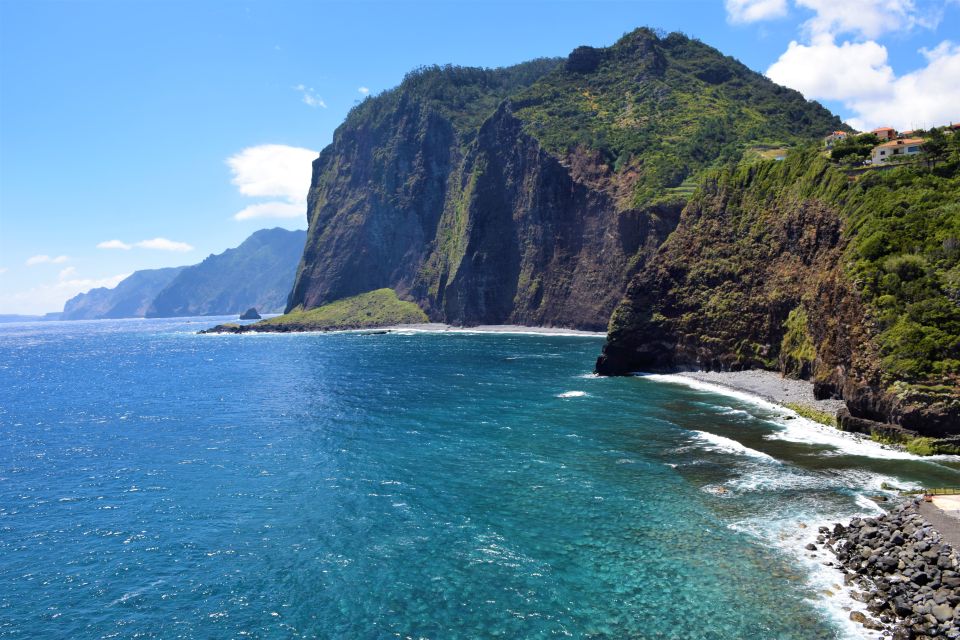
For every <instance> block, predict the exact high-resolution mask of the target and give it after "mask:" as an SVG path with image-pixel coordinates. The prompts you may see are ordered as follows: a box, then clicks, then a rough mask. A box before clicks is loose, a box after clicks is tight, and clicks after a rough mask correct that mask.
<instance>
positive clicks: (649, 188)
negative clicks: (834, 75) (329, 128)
mask: <svg viewBox="0 0 960 640" xmlns="http://www.w3.org/2000/svg"><path fill="white" fill-rule="evenodd" d="M839 126H841V125H840V123H839V121H838V120H836V118H835V117H834V116H832V115H831V114H829V113H828V112H827V111H825V110H824V109H822V107H820V106H819V105H816V104H812V103H808V102H807V101H805V100H804V99H803V98H802V96H800V94H798V93H796V92H793V91H790V90H787V89H784V88H782V87H778V86H777V85H774V84H773V83H771V82H769V80H766V79H765V78H763V77H762V76H760V75H759V74H756V73H754V72H751V71H750V70H749V69H746V67H744V66H743V65H741V64H739V63H737V62H735V61H733V60H731V59H729V58H725V57H723V56H722V55H720V54H719V52H717V51H715V50H713V49H711V48H709V47H706V46H705V45H703V44H701V43H698V42H695V41H692V40H689V39H688V38H685V37H684V36H681V35H679V34H672V35H670V36H667V37H664V38H661V37H659V36H658V35H656V34H654V33H653V32H652V31H650V30H648V29H639V30H637V31H635V32H633V33H631V34H628V35H627V36H625V37H624V38H623V39H622V40H621V41H619V42H618V43H617V44H615V45H614V46H612V47H610V48H607V49H593V48H580V49H578V50H576V51H575V52H574V53H573V54H571V56H570V58H569V59H568V60H567V61H566V62H565V63H563V64H558V63H557V62H556V61H536V62H534V63H528V64H526V65H518V66H517V67H511V68H508V69H500V70H493V71H490V70H478V69H459V68H444V69H440V68H434V69H428V70H425V71H421V72H417V73H414V74H411V75H410V76H408V78H407V79H405V81H404V83H403V84H401V85H400V86H399V87H398V88H396V89H394V90H392V91H389V92H386V93H385V94H382V95H381V96H378V97H376V98H371V99H369V100H367V101H365V102H364V103H362V104H361V105H360V106H358V107H357V108H355V109H354V110H353V111H352V112H351V114H350V116H348V118H347V121H346V122H345V123H344V124H343V125H342V126H341V127H340V128H339V129H338V130H337V132H336V133H335V135H334V141H333V143H332V144H331V145H330V146H329V147H327V148H326V149H324V151H323V152H322V153H321V155H320V157H319V158H318V159H317V160H316V161H315V162H314V165H313V182H312V185H311V189H310V196H309V205H308V220H309V225H310V227H309V230H308V239H307V245H306V249H305V251H304V255H303V260H302V261H301V264H300V268H299V271H298V274H297V280H296V283H295V285H294V288H293V291H292V293H291V296H290V299H289V302H288V305H287V310H288V311H290V310H293V309H310V308H314V307H318V306H321V305H323V304H326V303H329V302H331V301H334V300H337V299H340V298H343V297H346V296H350V295H356V294H359V293H363V292H365V291H370V290H373V289H377V288H380V287H389V288H392V289H394V290H396V291H397V292H398V294H400V295H401V297H403V298H405V299H408V300H412V301H415V302H416V303H417V304H418V305H419V306H420V307H421V308H423V309H424V310H426V311H427V313H428V315H429V317H430V318H431V320H435V321H443V322H450V323H454V324H480V323H503V322H509V323H519V324H548V325H556V326H570V327H578V328H592V329H598V328H603V327H605V326H606V324H607V321H608V318H609V314H610V312H611V311H612V310H613V308H614V306H615V304H616V302H617V300H619V299H620V297H621V296H622V293H623V290H624V287H625V284H626V282H627V281H628V280H629V278H630V277H631V276H632V274H633V273H635V272H636V270H637V269H638V268H640V267H641V266H642V265H643V264H644V262H645V261H646V259H647V257H649V255H651V254H652V252H653V250H654V249H655V248H656V247H657V246H658V245H659V244H660V243H661V242H662V241H663V239H664V238H665V237H666V236H667V234H669V233H670V231H671V230H672V229H673V227H674V226H675V225H676V222H677V219H678V215H679V212H680V210H681V209H682V206H683V203H684V199H685V197H686V195H687V194H688V193H689V189H688V187H687V186H686V183H685V182H684V181H687V182H689V181H690V180H692V178H693V177H694V176H696V175H699V173H700V172H702V171H704V170H706V169H707V168H709V167H710V166H712V165H713V164H714V163H717V162H723V161H725V160H727V159H729V158H731V157H740V156H742V155H744V154H748V153H752V151H751V149H752V148H753V147H752V146H751V145H754V144H758V143H760V142H763V141H766V142H767V143H769V142H770V141H773V142H774V143H776V142H780V143H787V142H790V141H798V140H806V139H809V138H810V137H812V136H813V135H819V133H820V132H821V130H829V129H830V128H831V127H832V128H837V127H839Z"/></svg>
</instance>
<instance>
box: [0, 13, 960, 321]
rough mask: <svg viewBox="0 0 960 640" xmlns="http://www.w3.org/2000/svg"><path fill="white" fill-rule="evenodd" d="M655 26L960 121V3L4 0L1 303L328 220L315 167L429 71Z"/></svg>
mask: <svg viewBox="0 0 960 640" xmlns="http://www.w3.org/2000/svg"><path fill="white" fill-rule="evenodd" d="M640 26H650V27H655V28H659V29H663V30H665V31H668V32H669V31H681V32H683V33H685V34H687V35H689V36H691V37H696V38H698V39H700V40H702V41H703V42H705V43H707V44H709V45H711V46H714V47H716V48H718V49H719V50H721V51H722V52H723V53H725V54H727V55H730V56H733V57H735V58H737V59H739V60H741V61H742V62H743V63H745V64H746V65H747V66H749V67H750V68H752V69H754V70H756V71H758V72H761V73H764V74H766V75H768V76H769V77H770V78H771V79H773V80H775V81H776V82H778V83H780V84H784V85H787V86H790V87H793V88H795V89H797V90H799V91H801V92H802V93H803V94H804V95H805V96H806V97H807V98H808V99H816V100H819V101H821V102H822V103H823V104H824V105H825V106H827V107H828V108H830V109H831V110H832V111H834V112H835V113H837V114H838V115H840V116H841V117H842V118H843V119H844V120H846V121H847V122H848V123H849V124H851V125H852V126H854V127H856V128H858V129H862V130H868V129H871V128H874V127H877V126H882V125H890V126H894V127H897V128H899V129H911V128H914V127H929V126H932V125H938V124H947V123H949V122H951V121H953V122H955V121H960V0H689V1H686V0H634V1H615V0H556V1H548V0H512V1H510V2H500V1H486V2H481V1H479V0H460V1H456V0H446V1H441V0H419V1H412V0H411V1H404V0H393V1H391V2H374V1H365V0H354V1H352V2H345V1H344V2H322V1H314V2H294V1H282V0H281V1H273V2H267V1H255V2H243V1H217V0H206V1H204V2H194V1H189V2H188V1H179V0H109V1H108V0H99V1H94V0H70V1H63V0H61V1H59V2H52V1H48V0H2V1H0V313H22V314H39V313H45V312H49V311H59V310H61V309H62V307H63V303H64V302H65V301H66V300H67V299H68V298H70V297H72V296H73V295H75V294H77V293H79V292H82V291H87V290H89V289H91V288H93V287H98V286H114V285H115V284H116V283H117V282H119V281H120V280H122V279H123V278H124V277H126V276H127V275H129V274H130V273H132V272H133V271H136V270H139V269H149V268H158V267H167V266H177V265H184V264H195V263H197V262H199V261H201V260H202V259H203V258H205V257H206V256H208V255H210V254H212V253H220V252H222V251H223V250H225V249H227V248H229V247H234V246H237V245H238V244H240V242H242V241H243V240H244V239H245V238H246V237H247V236H249V235H250V234H251V233H253V232H254V231H256V230H257V229H261V228H265V227H275V226H282V227H286V228H289V229H303V228H306V202H305V200H306V192H307V189H308V187H309V183H310V162H311V161H312V159H313V158H315V157H316V156H317V154H318V153H319V151H320V150H321V149H322V148H323V147H324V146H326V145H327V144H329V143H330V142H331V140H332V138H333V132H334V130H335V129H336V127H337V126H338V125H339V124H340V123H341V122H342V121H343V119H344V117H345V116H346V114H347V112H348V111H349V110H350V108H351V107H353V106H354V105H355V104H357V103H358V102H359V101H361V100H363V99H364V98H365V97H366V96H368V95H369V96H375V95H376V94H377V93H379V92H381V91H384V90H386V89H389V88H391V87H393V86H395V85H397V84H398V83H399V82H400V81H401V80H402V79H403V76H404V74H405V73H407V72H408V71H410V70H411V69H414V68H416V67H418V66H422V65H428V64H434V63H437V64H443V63H452V64H459V65H471V66H484V67H497V66H504V65H510V64H515V63H518V62H522V61H524V60H529V59H531V58H536V57H544V56H565V55H566V54H568V53H569V52H570V51H571V50H572V49H574V48H575V47H577V46H579V45H583V44H588V45H593V46H606V45H610V44H612V43H613V42H615V41H616V40H617V39H618V38H619V37H620V36H621V35H623V34H624V33H625V32H628V31H631V30H633V29H635V28H637V27H640ZM825 133H826V132H825Z"/></svg>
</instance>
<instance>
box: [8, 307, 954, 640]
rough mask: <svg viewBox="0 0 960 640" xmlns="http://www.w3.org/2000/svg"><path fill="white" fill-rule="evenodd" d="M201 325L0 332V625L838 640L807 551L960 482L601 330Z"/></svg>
mask: <svg viewBox="0 0 960 640" xmlns="http://www.w3.org/2000/svg"><path fill="white" fill-rule="evenodd" d="M210 324H212V322H211V321H210V320H209V319H206V320H195V321H189V320H157V321H98V322H75V323H35V324H17V325H0V637H3V638H34V637H45V638H54V637H69V638H79V639H83V638H227V637H253V638H300V637H304V638H407V637H409V638H437V639H439V638H488V637H502V638H533V637H536V638H549V637H574V638H698V639H700V638H702V639H727V638H729V639H733V638H757V639H760V638H783V639H798V640H801V639H802V640H812V639H816V638H839V637H847V636H849V635H850V634H851V630H850V629H849V628H848V627H847V626H845V625H844V624H843V623H842V619H843V618H845V617H846V613H845V612H843V611H842V610H841V609H840V607H839V606H838V605H837V603H836V602H833V601H831V600H830V598H829V597H827V596H824V595H823V594H822V593H821V591H822V589H821V587H820V584H821V583H824V584H827V583H829V582H830V580H831V577H830V576H829V575H824V574H822V572H821V574H817V570H816V569H815V565H816V563H812V562H806V563H804V559H803V553H802V551H801V549H802V543H803V542H805V537H809V535H811V534H812V533H813V532H815V525H816V524H817V523H820V522H821V521H824V520H827V519H830V518H836V517H842V516H845V515H849V514H852V513H856V512H863V511H865V510H866V511H869V510H870V509H876V508H877V507H876V506H875V505H874V504H873V503H872V502H870V501H868V500H866V498H865V497H864V496H865V495H876V494H877V493H878V490H879V486H880V482H882V481H887V482H895V483H900V484H902V485H907V484H910V483H921V484H930V483H938V484H953V485H956V484H960V473H958V471H957V468H958V464H957V463H956V462H955V461H952V460H934V461H919V460H913V459H895V458H891V457H890V456H891V455H892V454H889V453H887V452H885V451H883V450H882V449H880V448H879V447H873V446H872V445H855V444H851V446H850V447H848V448H845V445H843V444H842V443H841V444H840V445H837V444H836V443H834V442H833V441H832V440H830V437H829V434H821V435H818V433H817V432H816V431H815V430H812V428H811V429H806V430H805V428H804V425H802V424H800V423H799V422H797V421H784V420H782V419H780V417H779V413H778V412H777V411H775V410H770V409H765V408H763V407H758V406H755V405H753V404H751V403H749V402H745V401H742V400H737V399H734V398H730V397H726V396H722V395H717V394H715V393H710V392H706V391H702V390H696V389H689V388H686V387H683V386H679V385H675V384H668V383H663V382H660V381H653V380H649V379H642V378H629V379H628V378H619V379H603V378H594V377H591V376H590V371H591V368H592V363H593V361H594V359H595V357H596V355H597V353H598V351H599V349H600V346H601V344H602V341H601V340H598V339H595V338H589V337H566V336H559V337H556V336H553V337H548V336H533V335H477V334H444V335H437V334H410V335H402V334H387V335H360V334H330V335H306V334H305V335H260V336H252V335H248V336H197V335H195V334H194V332H195V331H196V330H197V329H198V328H201V327H205V326H209V325H210ZM838 447H839V448H838ZM800 522H806V523H809V524H810V525H811V526H810V527H809V528H808V529H803V528H802V527H800V525H799V523H800ZM824 581H826V582H824Z"/></svg>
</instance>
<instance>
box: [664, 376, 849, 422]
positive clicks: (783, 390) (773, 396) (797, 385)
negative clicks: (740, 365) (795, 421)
mask: <svg viewBox="0 0 960 640" xmlns="http://www.w3.org/2000/svg"><path fill="white" fill-rule="evenodd" d="M678 375H680V376H683V377H685V378H691V379H693V380H699V381H700V382H707V383H710V384H716V385H720V386H722V387H727V388H729V389H733V390H735V391H743V392H746V393H749V394H752V395H755V396H758V397H760V398H763V399H764V400H767V401H768V402H773V403H774V404H779V405H783V406H791V405H793V406H799V407H803V408H806V409H812V410H813V411H816V412H819V413H823V414H827V415H832V416H835V415H836V414H837V412H838V411H839V410H840V409H842V408H843V407H844V406H845V404H844V402H843V400H830V399H827V400H819V399H817V397H816V396H815V395H814V393H813V383H812V382H810V381H809V380H794V379H791V378H784V377H783V376H781V375H780V374H779V373H777V372H775V371H765V370H762V369H748V370H744V371H684V372H682V373H679V374H678Z"/></svg>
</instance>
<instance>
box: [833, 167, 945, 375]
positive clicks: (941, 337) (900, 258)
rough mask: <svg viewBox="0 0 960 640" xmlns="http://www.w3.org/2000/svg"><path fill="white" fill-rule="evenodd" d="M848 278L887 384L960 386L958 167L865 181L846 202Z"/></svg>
mask: <svg viewBox="0 0 960 640" xmlns="http://www.w3.org/2000/svg"><path fill="white" fill-rule="evenodd" d="M845 210H846V213H847V219H848V234H849V236H850V239H851V243H850V251H849V256H850V259H851V262H850V275H851V276H852V278H853V279H854V281H855V282H857V283H859V285H860V290H861V292H862V294H863V297H864V300H865V302H866V303H867V304H868V306H869V307H870V308H871V310H872V311H873V320H874V321H875V322H876V324H877V327H878V329H879V335H878V336H877V340H878V343H879V346H880V351H881V356H882V358H883V369H884V371H885V372H886V374H888V382H893V381H894V380H906V381H909V382H913V383H927V384H947V385H950V384H951V382H949V381H952V386H953V387H954V389H956V387H957V383H958V382H960V163H957V162H953V163H951V164H950V165H945V166H941V167H939V168H937V169H935V170H932V171H931V170H929V169H926V168H923V167H921V166H919V165H915V166H911V167H901V168H898V169H895V170H891V171H885V172H874V173H870V174H867V175H865V176H863V177H862V178H861V179H860V180H859V181H858V182H857V183H856V184H855V185H854V186H853V187H851V189H850V193H849V195H848V197H847V198H846V206H845Z"/></svg>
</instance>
